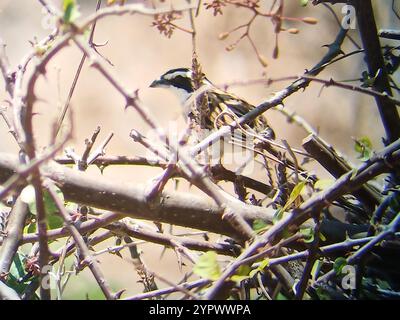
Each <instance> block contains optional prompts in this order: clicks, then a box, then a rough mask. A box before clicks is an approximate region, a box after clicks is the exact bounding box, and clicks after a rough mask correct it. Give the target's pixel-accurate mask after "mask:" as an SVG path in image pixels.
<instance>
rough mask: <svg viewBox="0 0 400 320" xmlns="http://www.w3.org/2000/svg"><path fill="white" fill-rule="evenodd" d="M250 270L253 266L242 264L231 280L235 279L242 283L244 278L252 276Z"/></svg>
mask: <svg viewBox="0 0 400 320" xmlns="http://www.w3.org/2000/svg"><path fill="white" fill-rule="evenodd" d="M250 272H251V268H250V267H249V266H248V265H247V264H245V265H241V266H240V267H239V268H238V270H237V271H236V273H235V274H234V275H233V276H232V277H231V280H232V281H235V282H236V283H240V282H242V281H243V280H247V279H249V278H250Z"/></svg>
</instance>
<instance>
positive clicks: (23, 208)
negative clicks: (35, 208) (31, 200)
mask: <svg viewBox="0 0 400 320" xmlns="http://www.w3.org/2000/svg"><path fill="white" fill-rule="evenodd" d="M28 212H29V210H28V205H27V204H26V203H24V202H22V201H21V199H20V197H18V198H17V200H16V201H15V204H14V207H13V208H12V210H11V213H10V216H9V221H8V224H7V229H6V237H5V238H4V240H3V243H2V244H1V247H0V278H1V277H3V276H5V275H6V274H7V273H8V272H9V270H10V267H11V264H12V261H13V259H14V255H15V253H16V252H17V250H18V246H19V245H20V241H21V239H22V233H23V230H24V226H25V220H26V217H27V215H28Z"/></svg>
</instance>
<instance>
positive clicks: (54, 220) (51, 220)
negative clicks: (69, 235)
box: [47, 214, 64, 229]
mask: <svg viewBox="0 0 400 320" xmlns="http://www.w3.org/2000/svg"><path fill="white" fill-rule="evenodd" d="M63 224H64V220H63V219H62V218H61V217H60V216H59V215H57V214H49V215H48V216H47V226H48V227H49V229H57V228H61V227H62V226H63Z"/></svg>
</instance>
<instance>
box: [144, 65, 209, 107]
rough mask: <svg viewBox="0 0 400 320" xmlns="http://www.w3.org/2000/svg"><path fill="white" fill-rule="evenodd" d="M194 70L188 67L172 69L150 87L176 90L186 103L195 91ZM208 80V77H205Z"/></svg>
mask: <svg viewBox="0 0 400 320" xmlns="http://www.w3.org/2000/svg"><path fill="white" fill-rule="evenodd" d="M192 77H193V71H192V70H191V69H188V68H177V69H171V70H169V71H167V72H165V73H164V74H163V75H161V77H160V78H159V79H157V80H154V81H153V82H152V83H151V84H150V88H167V89H170V90H171V91H173V92H175V93H176V94H177V95H178V97H179V98H180V100H181V102H182V103H184V102H185V101H186V100H187V99H188V98H189V97H190V95H191V94H192V93H193V92H194V91H195V87H194V83H193V78H192ZM204 80H205V81H207V80H206V79H204Z"/></svg>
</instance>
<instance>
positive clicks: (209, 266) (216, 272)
mask: <svg viewBox="0 0 400 320" xmlns="http://www.w3.org/2000/svg"><path fill="white" fill-rule="evenodd" d="M193 272H194V273H195V274H197V275H198V276H200V277H202V278H204V279H208V280H213V281H214V280H217V279H218V278H219V277H220V276H221V269H220V267H219V264H218V261H217V254H216V253H215V252H214V251H208V252H206V253H204V254H203V255H201V256H200V258H199V260H198V261H197V263H196V264H195V266H194V267H193Z"/></svg>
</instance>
